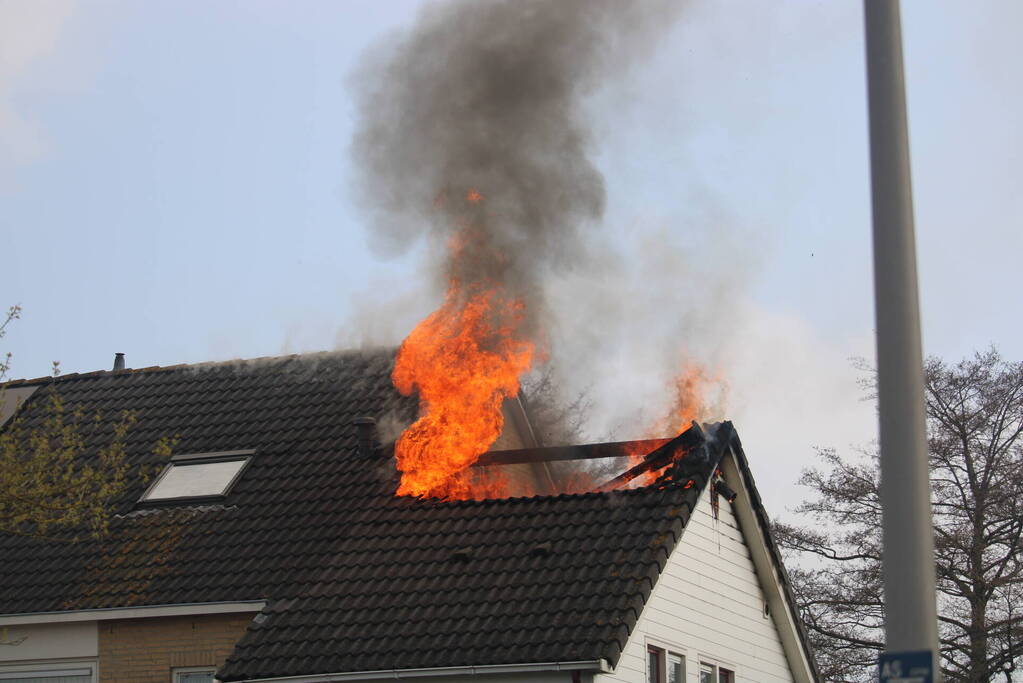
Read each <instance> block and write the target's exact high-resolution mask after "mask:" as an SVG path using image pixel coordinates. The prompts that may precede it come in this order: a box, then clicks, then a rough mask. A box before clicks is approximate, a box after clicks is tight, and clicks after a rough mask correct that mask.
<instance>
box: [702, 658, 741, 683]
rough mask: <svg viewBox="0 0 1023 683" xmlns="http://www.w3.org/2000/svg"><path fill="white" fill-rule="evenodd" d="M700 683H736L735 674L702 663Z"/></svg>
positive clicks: (728, 670)
mask: <svg viewBox="0 0 1023 683" xmlns="http://www.w3.org/2000/svg"><path fill="white" fill-rule="evenodd" d="M700 683H735V672H734V671H731V670H730V669H725V668H722V667H719V666H715V665H713V664H707V663H706V662H700Z"/></svg>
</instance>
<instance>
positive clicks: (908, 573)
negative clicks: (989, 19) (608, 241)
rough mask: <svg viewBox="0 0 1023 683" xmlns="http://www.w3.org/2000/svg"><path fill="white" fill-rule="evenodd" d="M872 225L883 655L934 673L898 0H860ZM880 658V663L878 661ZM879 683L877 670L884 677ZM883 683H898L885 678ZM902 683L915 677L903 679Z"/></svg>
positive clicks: (931, 547) (931, 533) (932, 588)
mask: <svg viewBox="0 0 1023 683" xmlns="http://www.w3.org/2000/svg"><path fill="white" fill-rule="evenodd" d="M864 10H865V18H866V27H865V28H866V48H867V88H868V99H869V112H870V168H871V195H872V200H873V222H874V296H875V310H876V316H877V371H878V402H879V409H880V436H881V505H882V519H883V524H884V552H883V561H884V599H885V632H886V656H887V655H890V654H892V653H897V652H908V651H917V652H922V651H929V652H930V653H931V662H932V666H933V667H934V675H935V678H934V680H936V681H937V680H940V668H939V667H938V661H937V659H938V657H937V653H938V627H937V614H936V609H935V580H934V531H933V527H932V523H931V498H930V483H929V478H928V465H927V435H926V430H925V424H924V403H923V396H924V394H923V388H924V380H923V357H922V354H921V350H920V311H919V305H918V301H917V298H918V297H917V273H916V244H915V239H914V236H913V196H912V187H911V183H910V172H909V137H908V133H907V127H906V90H905V79H904V76H903V69H902V42H901V26H900V18H899V3H898V0H864ZM882 660H884V658H882ZM881 677H882V679H884V671H883V670H882V674H881ZM888 680H899V677H898V676H894V675H893V676H892V677H891V678H890V679H888ZM906 680H913V679H912V678H907V679H906Z"/></svg>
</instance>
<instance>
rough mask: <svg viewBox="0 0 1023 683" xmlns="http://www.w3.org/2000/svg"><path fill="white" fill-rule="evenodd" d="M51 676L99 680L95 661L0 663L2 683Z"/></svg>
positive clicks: (0, 679)
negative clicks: (85, 677)
mask: <svg viewBox="0 0 1023 683" xmlns="http://www.w3.org/2000/svg"><path fill="white" fill-rule="evenodd" d="M46 676H50V677H54V676H89V680H90V681H92V683H96V681H98V680H99V676H98V667H97V665H96V662H95V661H90V660H87V659H72V660H65V661H61V660H49V661H38V660H37V661H35V662H32V663H31V664H18V663H17V662H3V663H0V683H2V682H3V681H5V680H11V679H14V678H40V679H42V678H43V677H46Z"/></svg>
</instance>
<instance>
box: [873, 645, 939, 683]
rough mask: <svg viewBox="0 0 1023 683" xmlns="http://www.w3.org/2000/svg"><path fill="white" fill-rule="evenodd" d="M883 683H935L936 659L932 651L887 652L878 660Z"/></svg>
mask: <svg viewBox="0 0 1023 683" xmlns="http://www.w3.org/2000/svg"><path fill="white" fill-rule="evenodd" d="M877 668H878V680H879V681H881V683H934V657H933V653H932V652H931V651H930V650H917V651H915V652H885V653H884V654H882V655H881V656H880V657H879V658H878V660H877Z"/></svg>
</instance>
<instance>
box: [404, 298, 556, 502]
mask: <svg viewBox="0 0 1023 683" xmlns="http://www.w3.org/2000/svg"><path fill="white" fill-rule="evenodd" d="M524 317H525V305H524V303H523V301H522V300H521V299H518V298H515V297H511V296H509V295H507V293H506V292H505V291H504V289H503V288H501V287H499V286H490V287H485V286H482V285H480V284H478V283H477V284H473V285H469V286H465V285H463V283H462V282H460V281H459V280H457V279H453V280H452V281H451V283H450V285H449V287H448V291H447V295H446V297H445V299H444V303H443V305H442V306H441V307H440V308H439V309H437V310H436V311H434V312H433V313H432V314H430V316H429V317H427V318H426V319H425V320H423V321H422V322H421V323H419V325H417V326H416V328H415V329H414V330H412V333H411V334H409V336H408V338H407V339H405V341H404V342H403V343H402V345H401V349H400V350H399V351H398V357H397V360H396V361H395V366H394V373H393V375H392V378H393V380H394V385H395V386H396V387H397V388H398V390H399V391H400V392H401V393H403V394H405V395H409V394H411V393H412V392H413V391H418V393H419V403H420V417H419V419H418V420H416V421H415V422H414V423H413V424H412V425H411V426H410V427H409V428H408V429H407V430H405V432H404V433H403V434H402V435H401V438H399V440H398V442H397V444H396V445H395V457H396V458H397V461H398V462H397V464H398V469H399V470H401V473H402V475H401V484H400V485H399V487H398V494H399V495H413V496H429V497H437V498H469V497H492V496H495V495H501V494H502V486H501V483H500V482H494V481H491V482H481V481H480V480H479V477H478V476H475V477H474V476H473V475H472V474H470V472H469V471H468V468H469V467H470V466H471V465H472V464H473V463H475V462H476V460H477V459H479V456H480V455H482V454H483V453H485V452H486V451H487V449H488V448H489V447H490V446H491V444H493V443H494V441H496V440H497V438H498V436H500V434H501V431H502V429H503V428H504V415H503V413H502V410H501V408H502V405H503V403H504V401H505V399H507V398H510V397H513V396H515V395H517V394H518V392H519V377H521V376H522V374H523V373H525V372H527V371H528V370H529V369H530V367H532V364H533V359H534V356H535V354H536V348H535V345H534V344H533V343H532V342H531V341H529V340H528V339H526V338H525V335H524V334H523V320H524Z"/></svg>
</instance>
